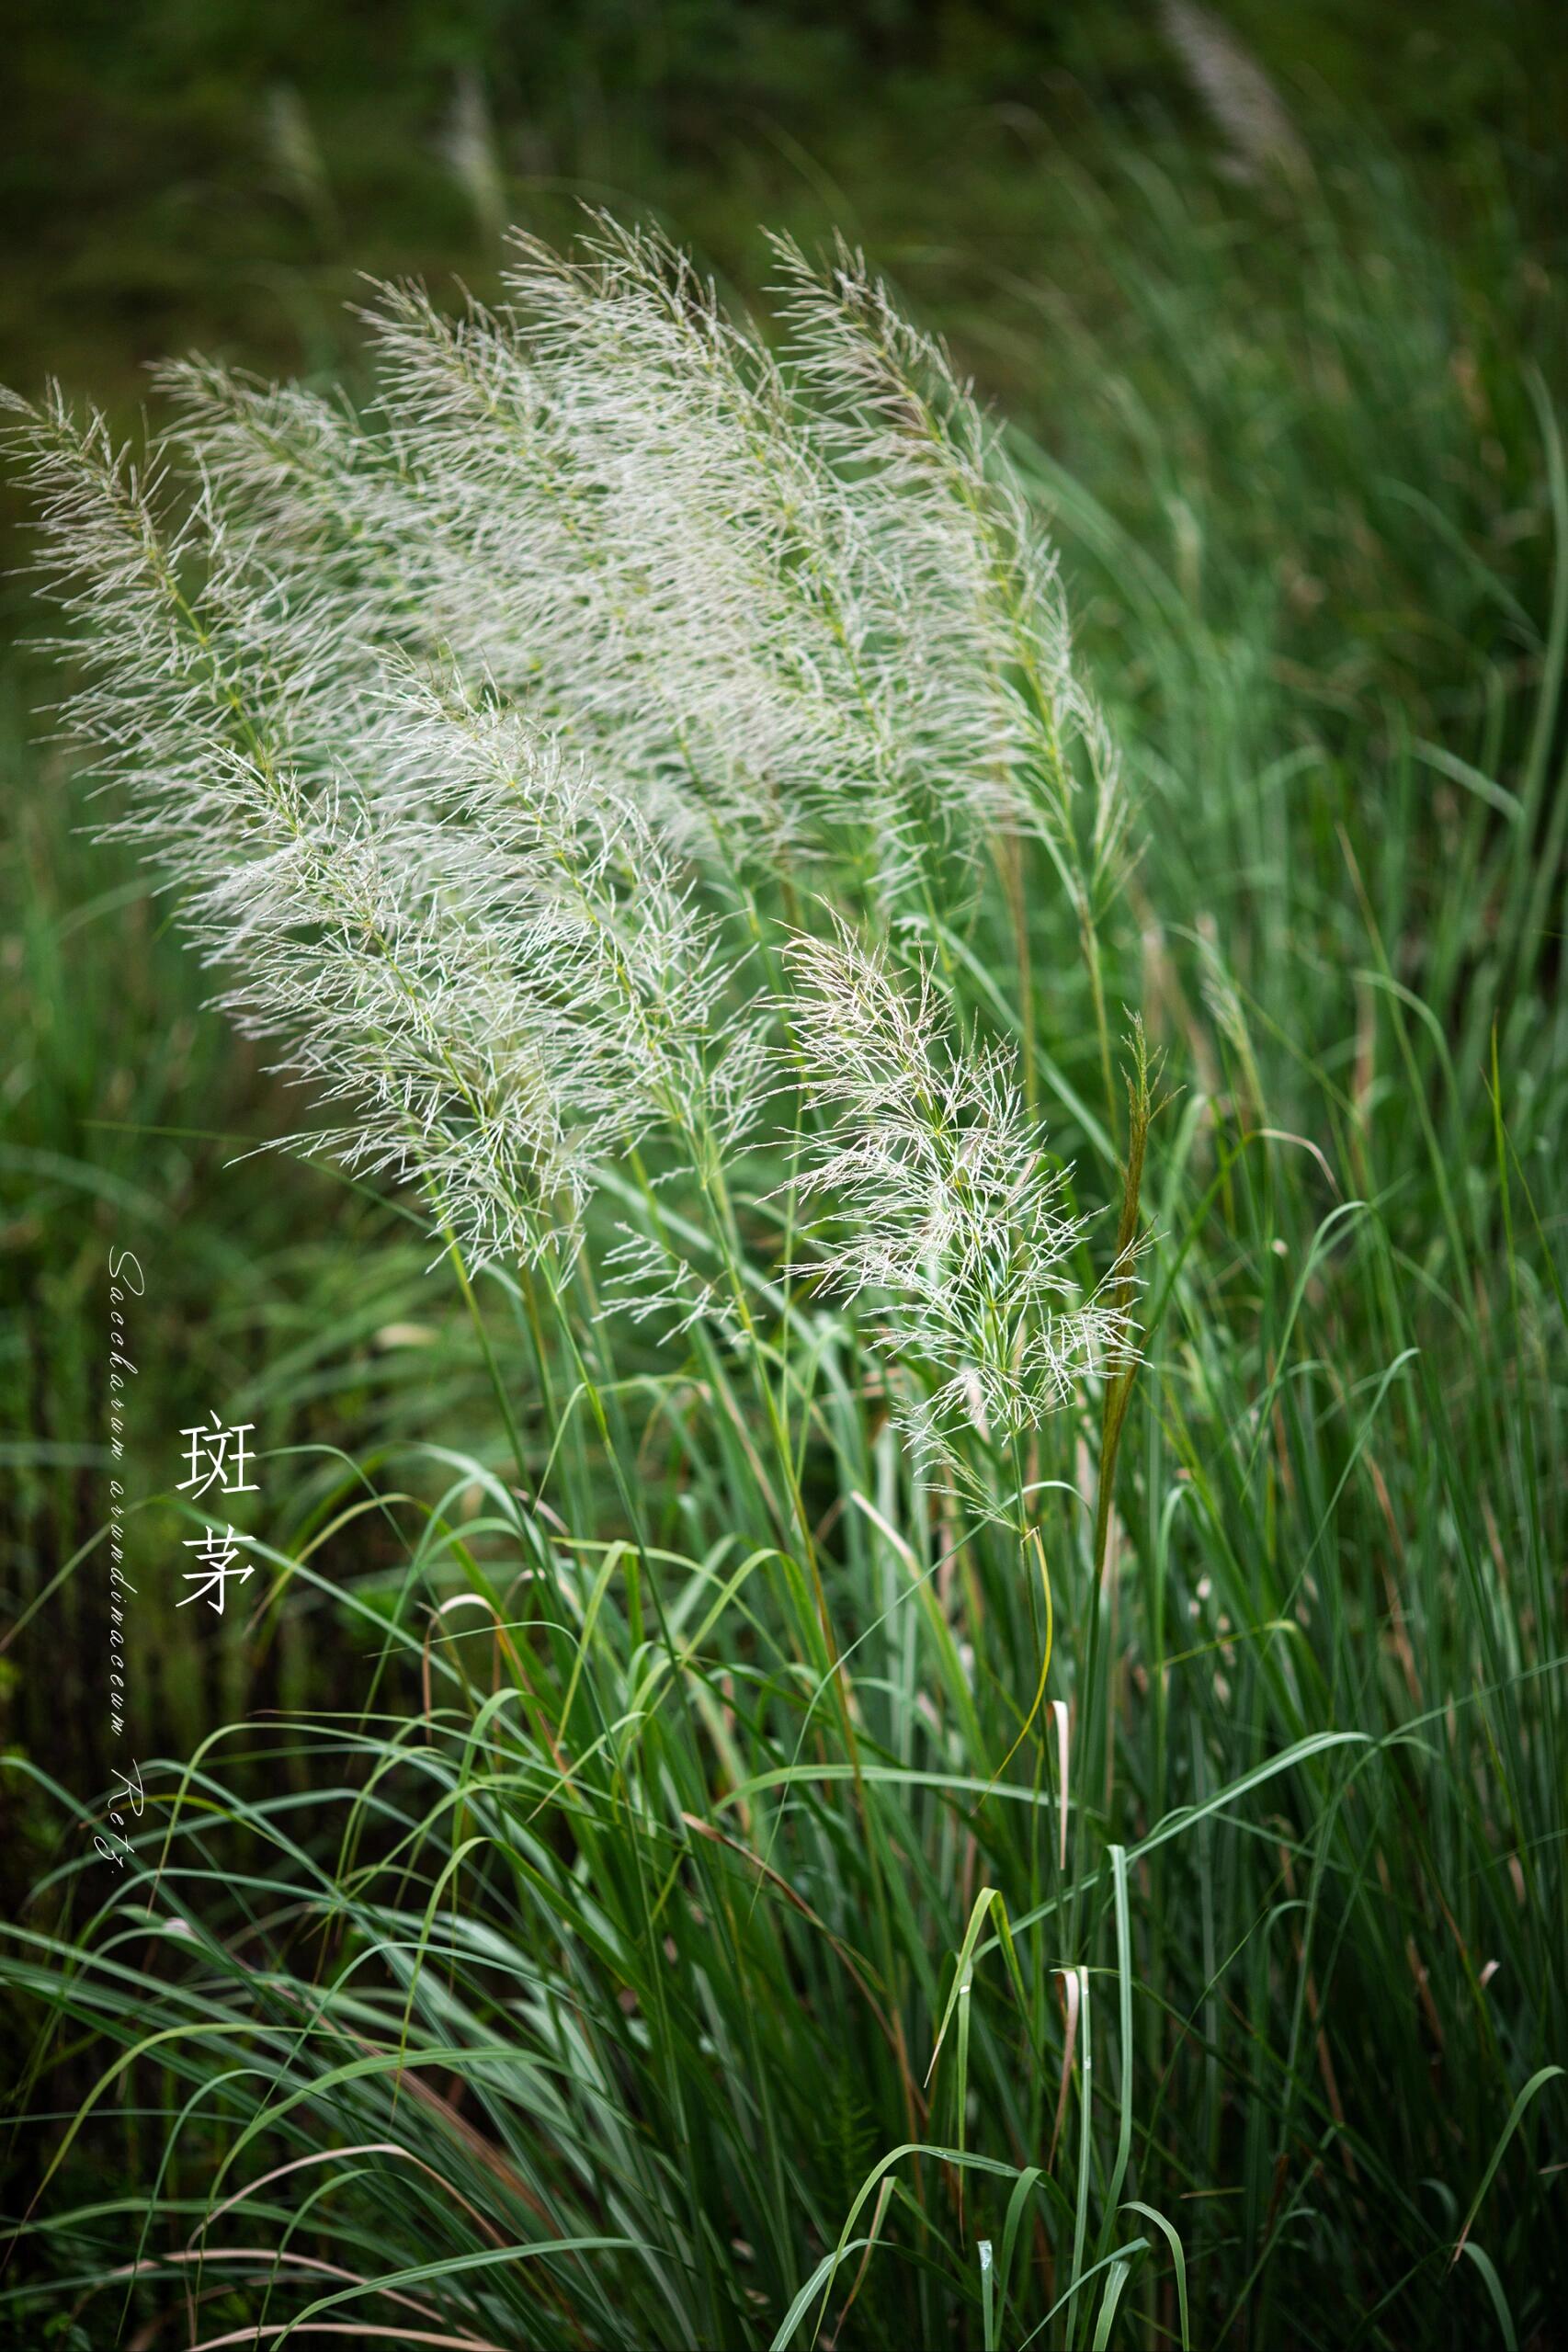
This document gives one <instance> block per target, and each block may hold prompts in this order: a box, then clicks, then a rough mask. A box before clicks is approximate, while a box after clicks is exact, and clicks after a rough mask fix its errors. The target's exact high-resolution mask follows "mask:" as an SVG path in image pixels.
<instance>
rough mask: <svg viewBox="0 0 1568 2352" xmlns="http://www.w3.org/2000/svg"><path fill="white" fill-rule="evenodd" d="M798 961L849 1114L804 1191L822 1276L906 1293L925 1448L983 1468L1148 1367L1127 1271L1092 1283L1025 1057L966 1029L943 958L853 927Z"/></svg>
mask: <svg viewBox="0 0 1568 2352" xmlns="http://www.w3.org/2000/svg"><path fill="white" fill-rule="evenodd" d="M789 960H790V968H791V971H792V976H793V979H794V981H795V983H796V992H797V993H796V996H795V999H794V1001H793V1005H792V1018H793V1020H794V1022H795V1024H796V1033H797V1035H798V1037H799V1038H800V1040H801V1055H802V1059H803V1068H802V1071H801V1083H802V1085H803V1086H804V1089H805V1092H806V1095H807V1096H808V1098H809V1099H810V1100H811V1101H812V1103H813V1104H814V1105H816V1106H817V1107H819V1108H821V1109H823V1110H824V1111H825V1112H827V1113H828V1114H830V1116H831V1124H830V1126H829V1128H828V1131H827V1133H826V1135H825V1138H824V1140H823V1141H822V1142H820V1143H818V1144H815V1145H813V1146H811V1147H808V1154H807V1158H806V1164H805V1166H804V1171H803V1174H802V1176H801V1178H800V1179H799V1180H800V1182H801V1188H802V1190H803V1191H805V1192H806V1193H807V1194H809V1195H812V1196H815V1197H816V1198H817V1199H819V1200H821V1201H823V1202H824V1204H825V1208H824V1217H823V1219H822V1220H821V1221H819V1224H818V1227H817V1233H818V1237H819V1240H820V1243H821V1251H822V1255H821V1258H820V1262H819V1280H820V1282H821V1283H822V1285H823V1286H824V1287H825V1288H827V1289H829V1290H834V1291H836V1292H837V1293H838V1294H839V1295H840V1296H841V1297H842V1298H844V1299H846V1300H854V1299H857V1298H858V1297H860V1296H861V1294H862V1293H866V1292H869V1293H871V1294H872V1295H873V1296H874V1297H875V1298H877V1299H879V1300H885V1301H886V1302H887V1303H886V1340H887V1345H888V1347H889V1349H890V1351H891V1353H892V1356H893V1357H894V1358H895V1359H896V1360H897V1361H898V1362H899V1363H901V1364H902V1365H903V1368H904V1369H905V1371H906V1372H907V1374H909V1375H910V1376H911V1380H912V1382H913V1392H912V1393H910V1394H908V1395H907V1396H906V1397H905V1399H904V1400H903V1403H901V1405H900V1408H899V1418H900V1420H901V1422H902V1424H903V1426H904V1428H905V1429H906V1430H907V1432H908V1433H909V1435H910V1437H911V1438H912V1439H913V1441H914V1444H915V1449H916V1451H917V1453H919V1454H920V1455H921V1456H923V1457H925V1458H926V1459H927V1460H929V1459H933V1458H935V1459H939V1460H943V1461H945V1462H946V1463H948V1464H949V1466H950V1467H952V1468H953V1469H955V1470H956V1471H959V1472H960V1475H962V1474H963V1473H964V1466H965V1454H966V1450H967V1449H970V1448H971V1447H972V1441H973V1437H975V1436H977V1435H978V1437H980V1438H981V1439H982V1440H983V1441H984V1442H985V1443H986V1444H987V1445H989V1446H992V1447H994V1448H996V1449H1002V1450H1003V1451H1007V1450H1010V1449H1013V1448H1014V1447H1016V1445H1017V1443H1018V1442H1019V1441H1020V1440H1021V1439H1022V1438H1024V1437H1026V1436H1027V1435H1028V1432H1029V1431H1030V1430H1032V1429H1034V1428H1036V1427H1038V1426H1039V1425H1040V1422H1041V1421H1042V1420H1043V1419H1044V1418H1045V1416H1046V1415H1048V1414H1049V1413H1050V1412H1051V1411H1052V1410H1054V1409H1055V1408H1056V1407H1057V1406H1058V1405H1060V1404H1062V1403H1065V1402H1066V1401H1067V1399H1068V1398H1069V1397H1070V1396H1071V1395H1072V1393H1073V1392H1074V1389H1075V1388H1076V1387H1077V1385H1078V1383H1079V1382H1080V1381H1083V1380H1084V1379H1085V1377H1089V1376H1100V1377H1103V1376H1105V1375H1107V1374H1108V1373H1111V1372H1115V1371H1118V1370H1121V1369H1125V1368H1126V1367H1127V1366H1128V1365H1130V1364H1131V1363H1133V1362H1135V1361H1136V1360H1137V1349H1136V1344H1135V1327H1134V1325H1133V1324H1132V1322H1131V1318H1130V1316H1129V1314H1128V1313H1127V1312H1126V1309H1125V1306H1123V1305H1120V1304H1116V1303H1111V1301H1112V1300H1113V1299H1114V1300H1116V1301H1122V1300H1125V1298H1126V1297H1127V1295H1128V1288H1129V1272H1130V1269H1129V1267H1128V1266H1127V1265H1126V1264H1121V1265H1119V1266H1117V1267H1112V1268H1111V1269H1110V1271H1109V1273H1108V1276H1107V1278H1106V1280H1105V1282H1104V1283H1102V1284H1101V1285H1100V1286H1099V1288H1098V1289H1097V1290H1095V1291H1094V1292H1093V1293H1092V1294H1090V1295H1087V1296H1085V1292H1084V1290H1083V1287H1082V1284H1081V1283H1080V1281H1079V1279H1078V1278H1077V1276H1076V1273H1075V1271H1074V1261H1075V1260H1076V1259H1077V1256H1078V1254H1079V1251H1080V1247H1081V1244H1083V1242H1084V1240H1085V1234H1086V1231H1087V1228H1086V1225H1085V1221H1083V1220H1082V1219H1081V1218H1078V1217H1076V1216H1074V1215H1073V1214H1072V1213H1070V1211H1069V1210H1067V1208H1066V1207H1065V1205H1064V1201H1063V1174H1062V1173H1058V1172H1057V1171H1055V1170H1054V1169H1053V1167H1052V1165H1051V1163H1050V1161H1049V1160H1048V1158H1047V1156H1046V1153H1045V1148H1044V1136H1043V1133H1042V1131H1040V1128H1039V1127H1038V1126H1037V1125H1035V1123H1034V1122H1033V1121H1031V1120H1030V1119H1028V1116H1027V1114H1026V1112H1025V1109H1024V1106H1023V1101H1022V1096H1021V1095H1020V1092H1019V1088H1018V1085H1017V1076H1016V1071H1015V1067H1014V1062H1013V1057H1012V1056H1011V1054H1010V1053H1008V1052H1006V1051H1002V1050H1000V1049H989V1050H984V1049H978V1048H973V1047H964V1046H961V1045H960V1044H958V1043H957V1042H955V1040H953V1038H952V1036H951V1034H950V1030H949V1024H948V1022H947V1020H946V1018H945V1017H944V1014H943V1012H942V1009H941V1006H940V1005H939V1002H938V999H937V994H936V991H935V989H934V986H933V984H932V981H931V977H930V974H929V972H928V971H920V970H917V971H915V973H914V974H913V975H912V976H904V975H902V974H899V973H896V972H895V971H893V970H892V968H891V966H890V963H889V960H888V958H887V956H886V953H885V951H882V950H879V949H868V948H867V947H866V946H865V945H864V943H863V942H862V941H861V940H860V939H859V938H858V937H857V936H856V934H855V933H854V932H853V931H852V930H851V929H850V928H849V926H847V925H846V924H845V923H843V922H839V923H837V924H836V925H835V936H834V937H832V938H830V939H823V938H816V937H807V936H805V935H803V934H802V935H800V936H798V937H796V938H795V940H794V941H793V943H792V945H791V947H790V951H789Z"/></svg>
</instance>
